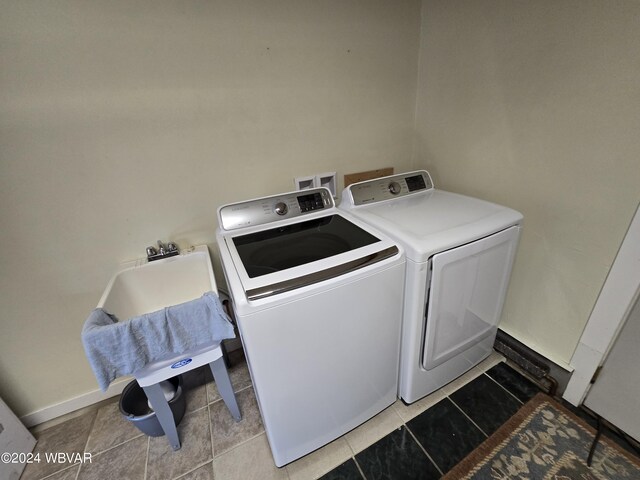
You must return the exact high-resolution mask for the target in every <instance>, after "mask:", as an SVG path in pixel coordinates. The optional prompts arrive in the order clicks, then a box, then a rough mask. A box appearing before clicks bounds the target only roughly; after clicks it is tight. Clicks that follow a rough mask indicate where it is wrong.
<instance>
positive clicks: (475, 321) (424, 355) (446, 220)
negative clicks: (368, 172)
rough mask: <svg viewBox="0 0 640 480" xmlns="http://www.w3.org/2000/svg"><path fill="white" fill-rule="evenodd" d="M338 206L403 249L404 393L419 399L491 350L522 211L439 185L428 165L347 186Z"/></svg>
mask: <svg viewBox="0 0 640 480" xmlns="http://www.w3.org/2000/svg"><path fill="white" fill-rule="evenodd" d="M340 208H341V209H343V210H345V211H349V212H350V213H352V214H353V215H355V216H357V217H359V218H361V219H362V220H364V221H366V222H367V223H368V224H369V225H372V226H375V227H377V228H379V229H380V230H382V231H384V232H385V233H387V234H388V235H389V236H391V237H392V238H394V239H395V240H397V241H398V242H399V243H400V244H401V245H402V246H404V248H405V253H406V256H407V269H406V281H405V297H404V314H403V317H404V319H403V327H402V348H401V360H400V385H399V390H398V396H399V397H401V398H402V399H403V400H404V401H405V402H407V403H412V402H415V401H416V400H418V399H420V398H422V397H424V396H425V395H427V394H429V393H431V392H433V391H434V390H436V389H438V388H440V387H442V386H443V385H445V384H447V383H449V382H450V381H452V380H454V379H455V378H457V377H458V376H460V375H462V374H463V373H464V372H466V371H467V370H469V369H470V368H471V367H473V366H474V365H476V364H477V363H479V362H480V361H481V360H483V359H484V358H486V357H487V356H488V355H489V354H490V353H491V350H492V347H493V343H494V340H495V335H496V332H497V325H498V322H499V320H500V315H501V312H502V306H503V303H504V298H505V295H506V291H507V286H508V284H509V276H510V274H511V268H512V265H513V261H514V257H515V253H516V247H517V245H518V239H519V236H520V229H521V227H520V224H521V223H522V215H521V214H520V213H518V212H516V211H515V210H512V209H510V208H506V207H502V206H500V205H496V204H494V203H489V202H485V201H483V200H479V199H476V198H470V197H466V196H463V195H457V194H454V193H450V192H445V191H442V190H437V189H435V188H434V187H433V182H432V180H431V177H430V176H429V174H428V173H427V172H426V171H423V170H421V171H415V172H410V173H403V174H399V175H392V176H389V177H384V178H378V179H375V180H369V181H365V182H360V183H355V184H352V185H349V186H348V187H347V188H346V189H345V190H344V192H343V195H342V201H341V204H340Z"/></svg>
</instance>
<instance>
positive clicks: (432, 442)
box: [21, 351, 538, 480]
mask: <svg viewBox="0 0 640 480" xmlns="http://www.w3.org/2000/svg"><path fill="white" fill-rule="evenodd" d="M230 356H231V362H232V365H233V366H232V367H231V369H230V376H231V381H232V383H233V385H234V390H235V391H236V395H237V398H238V403H239V405H240V409H241V411H242V414H243V420H242V421H241V422H239V423H235V422H234V421H233V420H232V419H231V416H230V415H229V413H228V411H227V410H226V407H225V405H224V403H223V402H222V400H221V398H220V396H219V394H218V392H217V390H216V387H215V384H213V383H212V381H211V375H210V373H209V372H208V371H207V370H206V369H197V370H194V371H192V372H189V373H187V374H186V375H185V378H184V382H185V386H186V392H187V413H186V415H185V417H184V419H183V420H182V422H181V423H180V425H179V427H178V432H179V434H180V438H181V440H182V448H181V449H180V450H178V451H176V452H173V451H172V450H171V449H170V447H169V445H168V443H167V441H166V439H165V438H164V437H158V438H149V437H147V436H145V435H143V434H141V433H140V432H139V431H138V430H137V429H136V428H135V427H134V426H133V425H131V424H130V423H129V422H128V421H126V420H125V419H123V418H122V416H121V414H120V412H119V410H118V404H117V402H115V401H114V402H111V403H108V404H106V405H104V406H102V407H100V408H99V409H96V410H94V411H91V412H90V413H86V414H84V415H81V416H79V417H77V418H73V419H71V420H68V421H66V422H64V423H61V424H59V425H56V426H54V427H51V428H48V429H46V430H43V431H41V432H39V433H36V434H35V435H36V437H37V438H38V444H37V445H36V450H35V451H34V453H35V452H40V453H41V455H44V453H45V452H80V453H84V452H90V453H91V455H92V458H91V460H92V461H91V463H84V464H74V465H72V464H64V463H63V464H56V463H46V462H42V463H37V464H30V465H28V466H27V468H26V469H25V471H24V473H23V475H22V477H21V478H22V479H23V480H38V479H45V478H46V479H47V480H80V479H82V480H84V479H112V478H114V479H115V478H118V479H127V480H136V479H139V480H156V479H167V480H173V479H181V480H210V479H214V478H215V479H216V480H227V479H228V480H236V479H242V480H248V479H261V480H262V479H290V480H298V479H300V480H302V479H317V478H322V479H323V480H338V479H358V480H362V479H363V478H364V479H366V480H371V479H378V478H425V479H429V478H439V477H440V476H441V474H443V473H445V472H446V471H448V470H449V469H450V468H451V467H453V466H454V465H455V464H456V463H457V462H458V461H459V460H461V459H462V458H463V457H464V456H465V455H466V454H467V453H469V452H470V451H471V450H473V449H474V448H475V447H476V446H477V445H478V444H479V443H481V442H482V441H483V440H484V439H485V438H486V437H487V436H488V435H490V434H491V433H492V432H493V431H495V430H496V429H497V428H498V427H499V426H500V425H501V424H502V423H503V422H504V421H506V420H507V419H508V418H509V417H510V416H511V415H512V414H513V413H515V411H516V410H517V409H518V408H519V407H520V406H521V405H522V403H523V402H526V400H528V399H529V398H531V397H532V396H533V395H535V393H536V392H537V391H538V389H537V387H536V386H535V385H534V384H532V383H531V382H529V381H528V380H526V379H524V377H521V376H520V375H519V374H518V373H516V372H515V371H514V370H512V369H511V368H510V367H508V366H507V365H506V364H504V363H501V362H502V361H503V358H502V356H501V355H499V354H497V353H494V354H493V355H492V356H490V357H489V358H488V359H487V360H485V361H484V362H483V363H481V364H480V365H478V366H477V367H475V368H473V369H472V370H470V371H469V372H467V373H466V374H465V375H463V376H462V377H461V378H459V379H457V380H455V381H454V382H452V383H450V384H449V385H447V386H445V387H444V388H443V389H441V390H439V391H437V392H435V393H433V394H431V395H429V396H427V397H425V398H423V399H421V400H419V401H418V402H416V403H413V404H412V405H408V406H407V405H405V404H404V403H402V402H401V401H397V402H396V403H395V404H393V405H392V406H390V407H389V408H387V409H386V410H384V411H383V412H381V413H380V414H378V415H377V416H375V417H374V418H372V419H371V420H369V421H368V422H367V423H365V424H364V425H361V426H360V427H358V428H356V429H354V430H352V431H351V432H349V433H347V434H346V435H344V436H343V437H341V438H339V439H337V440H335V441H334V442H332V443H330V444H329V445H326V446H325V447H323V448H321V449H319V450H317V451H315V452H313V453H311V454H309V455H307V456H305V457H303V458H301V459H299V460H297V461H295V462H293V463H291V464H289V465H287V466H285V467H283V468H276V467H275V466H274V464H273V459H272V457H271V452H270V450H269V446H268V444H267V440H266V436H265V433H264V428H263V426H262V422H261V420H260V415H259V412H258V408H257V404H256V401H255V396H254V392H253V388H252V386H251V379H250V377H249V372H248V370H247V367H246V363H245V362H244V358H243V357H242V352H241V351H236V352H232V353H231V354H230ZM485 372H486V374H485Z"/></svg>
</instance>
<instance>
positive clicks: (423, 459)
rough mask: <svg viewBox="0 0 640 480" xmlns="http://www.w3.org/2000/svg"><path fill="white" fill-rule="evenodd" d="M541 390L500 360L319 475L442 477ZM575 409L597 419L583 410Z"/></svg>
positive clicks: (329, 478) (337, 478)
mask: <svg viewBox="0 0 640 480" xmlns="http://www.w3.org/2000/svg"><path fill="white" fill-rule="evenodd" d="M539 391H540V389H539V388H538V387H537V386H536V385H535V384H534V383H532V382H531V381H529V380H528V379H526V378H525V377H523V376H522V375H521V374H520V373H518V372H517V371H516V370H514V369H513V368H511V367H510V366H508V365H507V364H506V363H499V364H497V365H495V366H493V367H492V368H490V369H489V370H487V371H486V372H484V373H483V374H481V375H480V376H478V377H476V378H475V379H473V380H472V381H470V382H469V383H467V384H466V385H464V386H462V387H461V388H459V389H458V390H455V391H453V392H449V393H448V396H446V397H444V398H443V399H441V400H440V401H439V402H438V403H436V404H435V405H433V406H431V407H430V408H428V409H427V410H426V411H424V412H422V413H421V414H419V415H418V416H416V417H414V418H413V419H411V420H409V421H407V422H406V423H405V424H404V425H402V426H401V427H400V428H398V429H396V430H394V431H393V432H391V433H389V434H388V435H387V436H385V437H383V438H382V439H381V440H379V441H377V442H375V443H374V444H373V445H371V446H369V447H368V448H366V449H364V450H363V451H362V452H360V453H358V454H356V455H355V456H354V457H353V458H352V459H350V460H348V461H347V462H345V463H343V464H342V465H340V466H339V467H337V468H335V469H334V470H332V471H331V472H329V473H327V474H326V475H324V476H323V477H321V478H322V479H323V480H352V479H353V480H356V479H357V480H363V479H365V480H374V479H427V480H428V479H437V478H440V477H441V476H442V475H443V474H445V473H447V472H448V471H449V470H450V469H451V468H453V467H454V466H455V465H456V464H457V463H458V462H459V461H460V460H462V459H463V458H464V457H465V456H466V455H467V454H469V453H470V452H471V451H472V450H474V449H475V448H476V447H477V446H478V445H480V444H481V443H482V442H483V441H484V440H485V439H486V438H487V437H488V436H489V435H491V434H492V433H493V432H495V431H496V430H497V429H498V428H499V427H500V426H501V425H502V424H503V423H505V422H506V421H507V420H508V419H509V418H510V417H511V416H512V415H513V414H514V413H515V412H516V411H518V409H519V408H520V407H521V406H522V405H523V404H524V403H526V402H527V401H528V400H529V399H531V398H532V397H533V396H534V395H535V394H536V393H538V392H539ZM567 406H568V407H571V406H570V405H568V404H567ZM571 408H572V407H571ZM572 410H574V411H575V412H576V413H578V414H579V415H580V416H582V417H583V418H588V420H589V421H591V422H593V419H592V418H590V417H589V416H588V415H587V414H586V413H585V412H583V411H581V410H579V409H574V408H572Z"/></svg>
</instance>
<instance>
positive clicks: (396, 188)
mask: <svg viewBox="0 0 640 480" xmlns="http://www.w3.org/2000/svg"><path fill="white" fill-rule="evenodd" d="M389 192H391V193H392V194H393V195H397V194H399V193H400V184H399V183H398V182H391V183H390V184H389Z"/></svg>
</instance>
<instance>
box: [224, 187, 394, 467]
mask: <svg viewBox="0 0 640 480" xmlns="http://www.w3.org/2000/svg"><path fill="white" fill-rule="evenodd" d="M218 219H219V225H220V228H219V229H218V232H217V242H218V247H219V249H220V258H221V260H222V267H223V270H224V274H225V277H226V279H227V284H228V286H229V289H230V294H231V296H232V297H233V302H234V306H235V309H236V319H237V321H238V327H239V330H240V337H241V339H242V344H243V346H244V350H245V354H246V357H247V363H248V366H249V372H250V374H251V379H252V381H253V387H254V390H255V393H256V399H257V401H258V407H259V408H260V413H261V415H262V419H263V423H264V427H265V431H266V434H267V439H268V441H269V445H270V447H271V451H272V453H273V458H274V460H275V464H276V465H277V466H279V467H280V466H282V465H284V464H286V463H289V462H291V461H293V460H295V459H297V458H299V457H301V456H303V455H306V454H307V453H309V452H311V451H313V450H315V449H317V448H319V447H321V446H323V445H325V444H327V443H329V442H330V441H332V440H334V439H335V438H337V437H339V436H341V435H343V434H345V433H346V432H348V431H349V430H351V429H353V428H355V427H357V426H358V425H360V424H361V423H363V422H365V421H366V420H368V419H369V418H371V417H373V416H374V415H375V414H377V413H378V412H380V411H382V410H383V409H384V408H386V407H388V406H389V405H391V404H392V403H394V402H395V401H396V398H397V392H398V372H399V359H400V331H401V326H402V294H403V281H404V268H405V257H404V253H403V250H402V247H399V246H397V245H396V242H394V241H392V240H391V239H389V238H388V236H386V235H384V234H382V233H381V232H379V231H378V230H377V229H376V228H375V227H371V226H369V225H367V224H366V223H365V222H363V221H362V220H359V219H357V218H355V217H353V216H352V215H350V214H349V213H348V212H343V211H341V210H338V209H337V208H336V206H335V204H334V201H333V198H332V197H331V193H330V192H329V190H327V189H326V188H318V189H312V190H304V191H301V192H291V193H283V194H280V195H275V196H271V197H266V198H259V199H254V200H247V201H244V202H239V203H235V204H230V205H225V206H223V207H221V208H219V209H218Z"/></svg>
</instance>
